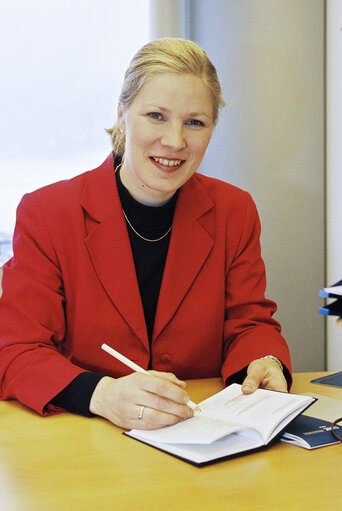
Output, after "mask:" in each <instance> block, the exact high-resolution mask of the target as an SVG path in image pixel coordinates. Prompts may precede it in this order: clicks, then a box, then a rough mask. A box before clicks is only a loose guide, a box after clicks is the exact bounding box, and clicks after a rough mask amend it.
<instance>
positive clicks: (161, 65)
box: [107, 38, 225, 156]
mask: <svg viewBox="0 0 342 511" xmlns="http://www.w3.org/2000/svg"><path fill="white" fill-rule="evenodd" d="M158 73H179V74H181V73H191V74H193V75H194V76H197V77H199V78H201V79H202V80H203V83H204V84H205V85H206V86H207V87H208V89H209V90H210V93H211V96H212V102H213V118H214V123H216V122H217V119H218V112H219V108H221V107H222V106H224V104H225V102H224V100H223V98H222V93H221V85H220V82H219V80H218V77H217V73H216V69H215V66H214V65H213V63H212V62H211V61H210V59H209V57H208V55H207V54H206V52H205V51H204V50H203V49H202V48H201V47H200V46H198V45H197V44H196V43H194V42H193V41H189V40H187V39H179V38H164V39H157V40H156V41H151V42H149V43H147V44H146V45H145V46H143V47H142V48H141V49H140V50H138V51H137V53H136V54H135V55H134V57H133V59H132V60H131V62H130V64H129V66H128V68H127V70H126V73H125V76H124V81H123V84H122V88H121V93H120V97H119V103H120V104H121V105H122V106H123V107H124V108H128V107H129V105H130V104H131V102H132V101H133V99H134V98H135V96H136V94H137V93H138V91H139V90H140V88H141V87H142V85H143V84H144V83H145V81H146V80H148V79H149V78H151V77H152V76H154V75H156V74H158ZM107 131H108V133H109V134H110V136H111V140H112V146H113V150H114V154H117V155H119V156H123V154H124V152H125V135H124V134H123V133H122V132H121V131H120V128H119V126H118V125H117V124H115V125H114V127H113V128H111V129H109V130H107Z"/></svg>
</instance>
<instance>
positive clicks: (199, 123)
mask: <svg viewBox="0 0 342 511" xmlns="http://www.w3.org/2000/svg"><path fill="white" fill-rule="evenodd" d="M185 124H187V125H188V126H204V123H203V122H202V121H199V120H198V119H190V120H189V121H186V123H185Z"/></svg>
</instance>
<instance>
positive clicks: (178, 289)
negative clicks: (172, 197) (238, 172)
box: [153, 175, 214, 340]
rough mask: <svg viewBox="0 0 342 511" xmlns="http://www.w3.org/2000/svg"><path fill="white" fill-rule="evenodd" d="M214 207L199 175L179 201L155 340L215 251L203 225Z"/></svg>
mask: <svg viewBox="0 0 342 511" xmlns="http://www.w3.org/2000/svg"><path fill="white" fill-rule="evenodd" d="M213 207H214V203H213V201H212V200H211V198H210V197H209V196H208V194H207V192H206V191H205V189H204V188H203V187H202V186H201V184H200V183H199V182H198V180H197V179H196V175H195V176H194V177H193V178H191V179H190V180H189V181H188V182H187V183H186V184H185V185H184V186H183V188H182V190H181V192H180V194H179V197H178V201H177V205H176V210H175V214H174V220H173V227H172V234H171V239H170V246H169V251H168V255H167V261H166V265H165V270H164V275H163V281H162V286H161V289H160V294H159V301H158V307H157V312H156V318H155V324H154V330H153V340H155V339H156V338H157V337H158V335H159V334H160V333H161V331H162V330H163V328H164V327H165V326H166V325H167V323H168V322H169V321H170V320H171V318H172V316H173V315H174V314H175V312H176V310H177V308H178V306H179V304H180V303H181V301H182V300H183V298H184V296H185V295H186V293H187V292H188V290H189V288H190V286H191V284H192V283H193V281H194V279H195V278H196V277H197V275H198V273H199V272H200V270H201V268H202V266H203V264H204V263H205V261H206V259H207V258H208V256H209V254H210V252H211V250H212V248H213V245H214V239H213V238H212V236H211V235H210V234H209V233H208V232H207V230H206V229H205V228H204V227H203V226H202V225H201V217H202V216H203V215H205V214H206V213H207V212H208V211H210V210H211V209H212V208H213Z"/></svg>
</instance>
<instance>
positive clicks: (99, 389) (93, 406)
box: [89, 376, 114, 416]
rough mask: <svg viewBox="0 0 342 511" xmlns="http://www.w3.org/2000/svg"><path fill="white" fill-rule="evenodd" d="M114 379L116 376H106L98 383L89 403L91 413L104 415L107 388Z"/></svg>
mask: <svg viewBox="0 0 342 511" xmlns="http://www.w3.org/2000/svg"><path fill="white" fill-rule="evenodd" d="M113 380H114V378H111V377H110V376H104V377H103V378H102V379H101V380H100V381H99V383H98V384H97V385H96V387H95V389H94V392H93V394H92V396H91V399H90V403H89V410H90V412H91V413H93V414H95V415H101V416H102V410H103V408H104V399H105V398H104V396H105V395H106V388H107V387H108V386H109V385H110V384H111V383H112V382H113Z"/></svg>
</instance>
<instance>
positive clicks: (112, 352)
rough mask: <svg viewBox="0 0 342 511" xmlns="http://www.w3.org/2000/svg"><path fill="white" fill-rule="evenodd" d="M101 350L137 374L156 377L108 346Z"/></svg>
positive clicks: (192, 406) (198, 409) (190, 404)
mask: <svg viewBox="0 0 342 511" xmlns="http://www.w3.org/2000/svg"><path fill="white" fill-rule="evenodd" d="M101 348H102V349H103V350H104V351H106V352H107V353H109V354H110V355H112V357H114V358H116V359H117V360H120V362H122V363H123V364H125V365H126V366H128V367H130V368H131V369H133V371H135V372H137V373H143V374H147V375H148V376H154V375H153V374H151V373H149V372H148V371H146V370H145V369H143V368H142V367H140V366H138V364H136V363H135V362H132V360H130V359H129V358H127V357H125V356H124V355H121V353H119V352H118V351H116V350H114V349H113V348H111V347H110V346H108V344H102V346H101ZM186 404H187V405H188V406H189V407H190V408H192V409H193V410H195V411H200V407H199V406H198V405H196V403H194V402H193V401H191V400H190V399H189V401H188V402H187V403H186Z"/></svg>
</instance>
